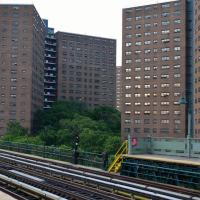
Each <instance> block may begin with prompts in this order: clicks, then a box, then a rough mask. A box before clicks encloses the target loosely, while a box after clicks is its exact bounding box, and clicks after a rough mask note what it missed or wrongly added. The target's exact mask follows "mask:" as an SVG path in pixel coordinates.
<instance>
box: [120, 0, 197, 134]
mask: <svg viewBox="0 0 200 200" xmlns="http://www.w3.org/2000/svg"><path fill="white" fill-rule="evenodd" d="M192 3H193V2H192V1H186V0H179V1H172V2H165V3H160V4H153V5H145V6H140V7H133V8H126V9H124V10H123V50H122V52H123V55H122V66H123V67H122V94H123V96H122V123H121V124H122V138H127V135H128V134H133V135H136V136H157V137H185V136H186V135H187V116H188V115H187V113H188V112H190V113H192V112H193V111H192V104H193V97H192V95H193V91H192V89H193V88H192V87H193V86H192V84H193V83H192V81H193V57H192V51H193V30H192V27H193V7H192ZM198 4H199V2H198ZM196 8H197V7H196ZM197 54H198V53H196V57H198V55H197ZM182 97H184V98H186V100H187V102H188V103H187V104H184V105H180V103H179V100H180V98H182ZM191 123H192V121H191ZM191 130H192V126H191Z"/></svg>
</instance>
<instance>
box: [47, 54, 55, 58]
mask: <svg viewBox="0 0 200 200" xmlns="http://www.w3.org/2000/svg"><path fill="white" fill-rule="evenodd" d="M45 57H47V58H56V56H53V55H51V54H45Z"/></svg>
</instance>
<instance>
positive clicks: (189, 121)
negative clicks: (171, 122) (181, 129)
mask: <svg viewBox="0 0 200 200" xmlns="http://www.w3.org/2000/svg"><path fill="white" fill-rule="evenodd" d="M179 104H180V105H188V102H187V101H186V98H185V97H184V96H182V97H181V98H180V99H179ZM187 126H188V127H187V147H188V158H190V156H191V139H192V137H193V135H192V132H191V128H192V113H191V111H190V109H189V108H187Z"/></svg>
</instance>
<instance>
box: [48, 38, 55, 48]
mask: <svg viewBox="0 0 200 200" xmlns="http://www.w3.org/2000/svg"><path fill="white" fill-rule="evenodd" d="M45 44H47V45H50V46H54V47H55V46H56V43H55V42H54V43H51V42H48V41H46V40H45Z"/></svg>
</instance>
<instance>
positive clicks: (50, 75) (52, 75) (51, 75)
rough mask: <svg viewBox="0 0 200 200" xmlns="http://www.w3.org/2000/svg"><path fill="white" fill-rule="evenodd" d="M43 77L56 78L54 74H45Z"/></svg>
mask: <svg viewBox="0 0 200 200" xmlns="http://www.w3.org/2000/svg"><path fill="white" fill-rule="evenodd" d="M44 76H45V77H53V78H55V77H56V75H55V74H47V73H46V74H44Z"/></svg>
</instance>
